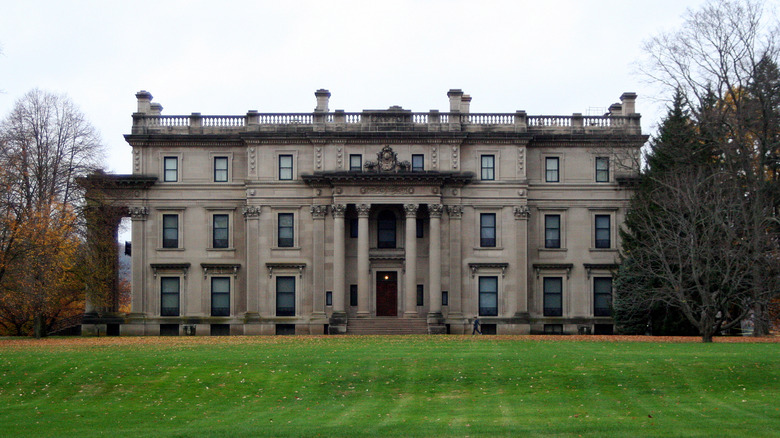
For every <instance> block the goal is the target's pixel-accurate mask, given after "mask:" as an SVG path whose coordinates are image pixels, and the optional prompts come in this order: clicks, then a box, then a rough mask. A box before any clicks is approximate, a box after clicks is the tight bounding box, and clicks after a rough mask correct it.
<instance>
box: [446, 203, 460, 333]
mask: <svg viewBox="0 0 780 438" xmlns="http://www.w3.org/2000/svg"><path fill="white" fill-rule="evenodd" d="M447 216H448V217H449V221H450V236H449V237H450V260H449V263H450V290H449V293H450V297H449V298H450V303H449V306H448V307H449V312H448V314H447V316H448V318H450V319H456V318H461V317H462V316H463V290H462V285H463V277H462V272H463V270H462V269H461V268H462V265H461V263H462V262H463V260H462V259H461V251H462V248H461V237H462V235H463V229H462V228H463V227H462V222H463V221H462V217H463V207H462V206H460V205H448V206H447Z"/></svg>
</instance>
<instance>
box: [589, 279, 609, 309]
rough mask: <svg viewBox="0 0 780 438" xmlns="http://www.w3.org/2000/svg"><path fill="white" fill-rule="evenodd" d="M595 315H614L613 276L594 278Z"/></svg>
mask: <svg viewBox="0 0 780 438" xmlns="http://www.w3.org/2000/svg"><path fill="white" fill-rule="evenodd" d="M593 316H612V278H610V277H595V278H594V279H593Z"/></svg>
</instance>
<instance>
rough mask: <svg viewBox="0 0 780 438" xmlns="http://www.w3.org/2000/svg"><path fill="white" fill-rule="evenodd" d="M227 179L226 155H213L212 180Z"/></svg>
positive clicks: (222, 180)
mask: <svg viewBox="0 0 780 438" xmlns="http://www.w3.org/2000/svg"><path fill="white" fill-rule="evenodd" d="M227 180H228V159H227V157H214V181H215V182H226V181H227Z"/></svg>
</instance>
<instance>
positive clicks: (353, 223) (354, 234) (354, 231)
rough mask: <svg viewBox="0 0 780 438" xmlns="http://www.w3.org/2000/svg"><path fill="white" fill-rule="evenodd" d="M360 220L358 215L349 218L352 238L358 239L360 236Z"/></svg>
mask: <svg viewBox="0 0 780 438" xmlns="http://www.w3.org/2000/svg"><path fill="white" fill-rule="evenodd" d="M358 229H359V228H358V220H357V218H356V217H353V218H351V219H350V220H349V237H350V238H352V239H356V238H357V236H358Z"/></svg>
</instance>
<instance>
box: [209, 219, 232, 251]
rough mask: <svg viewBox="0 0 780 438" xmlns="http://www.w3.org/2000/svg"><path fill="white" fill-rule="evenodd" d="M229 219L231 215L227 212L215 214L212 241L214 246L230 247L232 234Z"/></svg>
mask: <svg viewBox="0 0 780 438" xmlns="http://www.w3.org/2000/svg"><path fill="white" fill-rule="evenodd" d="M228 219H229V216H228V215H226V214H215V215H214V230H213V231H214V238H213V242H212V245H213V247H214V248H227V247H228V243H229V242H228V240H229V239H228V237H229V234H230V233H229V229H228Z"/></svg>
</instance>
